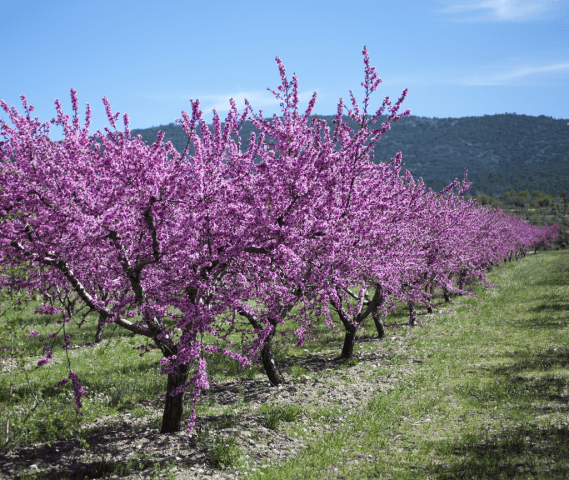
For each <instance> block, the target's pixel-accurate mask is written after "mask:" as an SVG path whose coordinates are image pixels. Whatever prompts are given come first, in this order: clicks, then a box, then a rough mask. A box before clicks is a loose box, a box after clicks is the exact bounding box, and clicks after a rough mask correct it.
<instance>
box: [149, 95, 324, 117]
mask: <svg viewBox="0 0 569 480" xmlns="http://www.w3.org/2000/svg"><path fill="white" fill-rule="evenodd" d="M275 91H276V92H277V93H280V96H281V99H280V100H279V99H277V98H276V97H275V96H274V95H273V94H272V93H271V92H269V91H256V92H238V93H233V94H226V95H185V94H171V93H155V94H146V93H140V94H139V96H141V97H144V98H147V99H150V100H155V101H160V102H168V101H176V102H180V101H188V102H189V100H190V99H193V100H194V101H196V100H197V99H198V98H199V100H200V110H201V111H202V112H203V113H204V114H206V113H209V112H212V111H213V109H215V111H216V112H218V113H219V112H228V111H229V110H230V109H231V104H230V103H229V100H230V99H231V98H233V100H234V101H235V106H236V107H237V112H238V113H239V114H241V113H243V112H244V111H245V99H247V100H248V102H249V105H251V107H252V108H253V111H254V113H255V114H257V113H258V112H259V110H263V108H261V107H266V106H270V107H273V106H277V107H279V108H280V103H281V102H283V103H284V94H283V93H282V92H279V91H277V90H275ZM316 92H317V94H318V95H317V97H316V104H318V100H321V99H323V98H325V97H329V96H331V94H322V93H319V92H318V90H316ZM312 93H313V91H307V92H303V93H299V94H298V99H299V102H308V101H310V99H311V98H312ZM289 95H290V99H289V101H290V102H292V90H289ZM211 102H213V104H212V103H211ZM206 105H208V106H207V107H206ZM299 108H300V107H299ZM184 110H186V111H187V112H188V114H190V115H191V105H190V104H188V108H185V109H184ZM272 111H273V110H271V112H272ZM270 115H271V116H272V113H271V114H270ZM266 116H267V113H266V112H265V111H263V117H266Z"/></svg>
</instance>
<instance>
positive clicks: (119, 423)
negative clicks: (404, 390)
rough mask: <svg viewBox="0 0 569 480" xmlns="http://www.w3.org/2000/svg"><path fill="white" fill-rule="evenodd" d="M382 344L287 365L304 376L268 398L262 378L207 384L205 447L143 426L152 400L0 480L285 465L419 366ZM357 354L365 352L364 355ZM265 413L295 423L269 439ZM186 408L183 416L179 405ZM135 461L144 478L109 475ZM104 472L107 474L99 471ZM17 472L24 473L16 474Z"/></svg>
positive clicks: (17, 456) (221, 475)
mask: <svg viewBox="0 0 569 480" xmlns="http://www.w3.org/2000/svg"><path fill="white" fill-rule="evenodd" d="M389 334H390V336H388V339H389V340H391V342H390V347H389V348H386V346H385V344H382V342H380V341H379V340H377V339H372V338H360V339H359V340H357V345H356V352H359V353H356V354H355V356H354V357H355V358H357V360H358V361H359V363H357V364H356V365H353V366H347V365H343V366H342V363H343V362H342V361H340V360H339V359H338V356H339V353H340V345H337V347H338V348H335V349H334V350H328V351H325V352H322V353H319V354H310V355H309V354H306V356H303V357H293V358H289V359H287V360H288V361H287V362H282V363H281V364H280V366H281V370H282V371H285V372H286V371H291V368H290V367H291V365H293V364H294V365H295V366H296V368H297V369H298V367H303V368H304V369H305V370H306V374H303V375H300V376H295V377H293V376H291V375H290V374H287V373H285V374H284V376H285V379H286V380H287V383H286V384H285V385H281V386H279V387H277V388H275V387H270V386H269V382H268V380H267V378H266V376H265V375H264V374H258V375H257V376H256V377H254V378H247V377H242V378H233V379H229V380H224V381H218V380H213V379H210V389H209V390H208V391H207V392H205V393H204V394H203V396H202V397H201V398H200V403H201V404H206V405H207V406H208V408H209V410H208V414H207V415H203V414H201V415H198V420H197V428H196V431H195V432H197V431H201V432H202V433H203V432H205V431H206V430H208V431H209V433H208V437H207V440H205V439H204V437H203V436H200V437H198V434H197V433H195V432H194V433H192V434H191V435H188V434H186V433H185V432H180V433H176V434H160V433H159V426H160V424H159V422H156V420H154V422H152V421H151V420H152V418H156V417H158V418H159V419H161V415H162V405H163V403H162V400H161V399H160V398H158V399H156V400H153V401H145V402H141V403H140V405H141V406H143V407H144V408H146V409H147V410H148V411H149V412H151V413H150V414H149V415H147V416H145V417H139V418H135V417H134V416H133V415H132V414H131V413H128V412H126V411H125V412H123V413H120V414H119V415H114V416H108V417H103V418H101V419H99V420H98V421H97V422H95V423H94V424H90V425H87V426H88V427H97V428H99V430H98V431H97V433H96V434H94V435H92V436H91V437H89V438H87V443H88V444H89V445H90V448H89V449H88V450H86V451H85V450H83V449H82V448H81V446H80V444H79V443H78V442H77V441H75V440H73V441H66V442H61V441H60V442H54V443H52V447H51V448H50V447H48V446H47V445H45V444H36V445H32V446H28V447H25V448H20V449H18V450H17V451H13V452H8V453H7V455H6V456H5V457H3V456H0V472H1V473H0V478H6V479H7V478H19V475H21V474H26V475H32V474H34V473H36V474H37V473H41V474H43V476H44V477H43V478H46V479H62V478H68V479H85V478H89V479H91V478H124V479H130V480H134V479H146V478H161V477H162V475H164V477H162V478H165V474H160V475H159V476H157V477H156V476H154V477H151V476H150V474H151V473H152V468H151V467H152V465H156V463H159V462H160V463H163V462H166V461H171V460H175V461H176V462H178V463H179V464H180V467H175V469H174V470H172V472H173V473H174V476H175V478H176V479H180V480H182V479H184V480H185V479H197V478H199V479H236V478H243V477H245V478H246V476H247V472H246V470H252V469H259V468H261V466H262V465H263V464H267V463H269V462H277V463H278V462H281V461H283V460H285V459H288V458H291V457H294V456H296V455H297V454H298V453H299V452H300V451H301V450H302V449H303V448H304V447H305V446H307V445H308V444H309V443H310V442H311V441H317V440H318V439H319V438H321V437H322V435H323V434H325V433H331V432H333V431H335V430H336V429H341V428H342V424H343V422H344V421H345V418H346V416H347V415H348V414H349V411H350V410H351V411H353V410H358V409H362V408H365V406H366V405H367V402H368V401H369V400H370V399H372V398H373V397H375V396H377V395H383V394H384V393H385V392H387V391H388V390H390V389H393V388H394V385H396V384H397V383H398V382H402V381H405V377H406V376H410V375H412V374H413V373H414V369H413V365H414V364H415V363H420V360H417V359H415V358H413V357H412V356H409V355H408V349H409V347H407V345H406V343H407V340H406V338H408V337H401V336H400V335H397V334H396V333H395V334H396V335H397V336H396V337H391V335H394V333H393V330H391V331H389ZM364 345H365V346H367V347H370V346H372V347H373V348H371V349H367V348H366V349H364V348H363V347H364ZM393 355H397V356H398V357H399V358H401V357H403V358H404V362H403V363H401V362H398V363H397V364H396V365H392V364H391V362H390V361H389V358H392V356H393ZM5 367H6V366H5ZM338 367H342V368H338ZM296 371H298V370H296ZM186 398H187V397H186ZM268 404H271V405H277V406H281V407H286V406H291V405H292V406H300V407H301V413H300V415H299V416H298V417H297V418H296V420H294V421H291V422H282V423H281V424H280V425H279V426H278V428H276V429H270V428H267V427H266V426H265V419H266V416H267V413H266V412H264V411H262V408H261V407H262V406H263V405H268ZM187 405H188V411H189V408H190V401H189V400H188V402H187ZM337 408H342V409H344V411H343V412H341V411H340V412H339V413H337V414H335V415H333V416H328V417H326V413H328V414H329V413H330V412H332V411H333V409H337ZM227 412H230V413H227ZM315 412H322V413H320V414H317V413H315ZM319 415H320V416H319ZM291 430H296V431H297V432H299V433H295V432H294V431H291ZM216 438H224V439H234V440H235V446H236V447H237V448H239V449H241V451H242V453H243V456H242V458H243V459H244V460H245V462H246V464H245V466H244V467H242V468H241V470H240V471H238V470H237V469H231V468H228V469H221V468H217V466H216V462H215V460H212V457H211V451H212V447H211V446H212V445H213V444H214V443H213V442H214V441H215V439H216ZM208 445H209V446H208ZM144 454H147V455H148V456H149V457H151V458H152V459H153V460H150V461H149V462H148V463H144V465H143V467H145V468H147V470H143V468H140V469H137V470H133V471H131V472H130V473H126V474H123V475H117V474H114V475H113V473H112V472H113V470H112V466H113V465H114V464H124V463H126V462H127V461H128V460H129V459H130V458H135V456H137V455H138V456H140V455H144ZM360 461H366V459H365V458H362V459H361V460H360ZM105 463H107V464H108V466H107V467H106V468H107V470H106V471H107V472H108V473H105V467H102V465H103V464H105ZM20 465H21V466H23V467H24V469H23V470H22V471H21V472H20V473H17V467H18V466H20ZM182 467H184V468H182ZM188 467H189V468H188ZM164 471H166V470H164ZM154 475H156V474H154ZM26 478H28V477H26Z"/></svg>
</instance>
